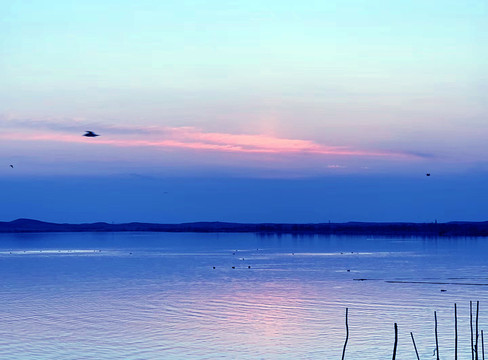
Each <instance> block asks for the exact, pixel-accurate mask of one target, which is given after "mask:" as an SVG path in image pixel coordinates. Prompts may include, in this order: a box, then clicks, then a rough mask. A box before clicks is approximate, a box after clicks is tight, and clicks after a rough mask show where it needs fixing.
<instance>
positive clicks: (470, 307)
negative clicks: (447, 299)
mask: <svg viewBox="0 0 488 360" xmlns="http://www.w3.org/2000/svg"><path fill="white" fill-rule="evenodd" d="M469 324H470V326H471V360H474V345H473V302H472V301H470V302H469Z"/></svg>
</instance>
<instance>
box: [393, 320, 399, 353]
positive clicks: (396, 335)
mask: <svg viewBox="0 0 488 360" xmlns="http://www.w3.org/2000/svg"><path fill="white" fill-rule="evenodd" d="M397 344H398V326H397V323H395V343H394V344H393V357H392V360H395V359H396V351H397Z"/></svg>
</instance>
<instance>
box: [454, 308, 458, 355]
mask: <svg viewBox="0 0 488 360" xmlns="http://www.w3.org/2000/svg"><path fill="white" fill-rule="evenodd" d="M457 355H458V330H457V305H456V303H454V360H458V356H457Z"/></svg>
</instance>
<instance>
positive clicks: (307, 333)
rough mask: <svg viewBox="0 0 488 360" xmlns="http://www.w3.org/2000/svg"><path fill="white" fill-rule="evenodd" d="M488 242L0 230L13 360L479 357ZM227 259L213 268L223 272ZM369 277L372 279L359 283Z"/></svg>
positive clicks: (5, 327) (3, 345) (2, 289)
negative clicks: (473, 323) (475, 343)
mask: <svg viewBox="0 0 488 360" xmlns="http://www.w3.org/2000/svg"><path fill="white" fill-rule="evenodd" d="M487 251H488V241H487V239H484V238H446V239H444V238H442V239H435V238H370V237H347V236H345V237H337V236H291V235H286V236H285V235H283V236H276V235H270V236H260V235H255V234H190V233H183V234H171V233H49V234H0V271H1V275H2V276H1V278H0V304H1V305H2V307H1V309H2V310H1V312H0V321H1V324H2V326H1V327H0V358H1V359H115V358H119V359H340V357H341V354H342V347H343V344H344V337H345V326H344V320H345V318H344V314H345V309H346V307H347V308H349V327H350V337H349V342H348V346H347V352H346V358H347V359H353V360H358V359H364V360H369V359H371V360H378V359H383V358H385V359H387V358H391V353H392V349H393V340H394V332H393V324H394V323H395V322H396V323H398V327H399V347H398V353H397V358H399V359H406V360H408V359H416V356H415V352H414V350H413V346H412V343H411V339H410V332H411V331H412V332H413V333H414V335H415V339H416V342H417V346H418V348H419V353H420V356H421V358H432V354H433V350H434V348H435V338H434V316H433V312H434V310H435V311H437V316H438V322H439V342H440V349H441V350H440V351H441V353H440V355H441V358H443V357H446V358H453V351H454V350H453V349H454V318H453V305H454V303H457V304H458V314H459V332H460V339H459V347H460V349H461V350H462V353H461V354H462V356H460V359H470V358H471V353H470V345H469V343H470V332H469V301H470V300H474V301H476V300H479V301H480V304H481V309H480V310H481V311H480V319H479V324H480V328H487V329H488V326H486V325H487V322H488V320H487V319H488V317H487V316H488V310H486V311H485V309H484V306H488V263H487V262H486V256H485V254H486V253H487ZM214 267H215V269H214ZM358 279H362V280H358Z"/></svg>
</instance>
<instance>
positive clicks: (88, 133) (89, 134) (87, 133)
mask: <svg viewBox="0 0 488 360" xmlns="http://www.w3.org/2000/svg"><path fill="white" fill-rule="evenodd" d="M83 136H86V137H95V136H100V135H98V134H95V133H94V132H93V131H88V130H87V131H86V133H85V134H83Z"/></svg>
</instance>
